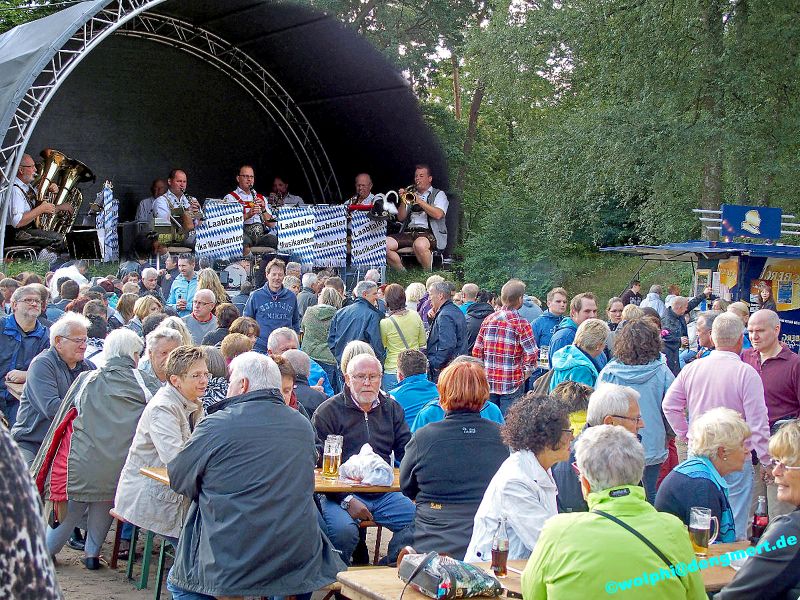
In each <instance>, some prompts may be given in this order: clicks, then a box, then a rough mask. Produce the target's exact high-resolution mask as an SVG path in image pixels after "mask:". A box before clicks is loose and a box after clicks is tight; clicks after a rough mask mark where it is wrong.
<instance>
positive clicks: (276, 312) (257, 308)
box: [243, 258, 300, 354]
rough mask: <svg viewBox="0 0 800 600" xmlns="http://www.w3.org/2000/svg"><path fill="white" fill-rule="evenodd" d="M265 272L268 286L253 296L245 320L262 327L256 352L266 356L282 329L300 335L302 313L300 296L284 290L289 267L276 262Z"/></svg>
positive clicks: (265, 285) (270, 264)
mask: <svg viewBox="0 0 800 600" xmlns="http://www.w3.org/2000/svg"><path fill="white" fill-rule="evenodd" d="M264 271H265V273H266V276H267V282H266V283H265V284H264V286H263V287H262V288H260V289H258V290H256V291H255V292H253V293H252V294H250V298H248V300H247V304H245V306H244V314H243V316H245V317H250V318H252V319H255V320H256V322H257V323H258V326H259V328H260V329H261V330H260V332H259V335H258V340H256V345H255V348H254V350H255V351H256V352H262V353H264V354H266V352H267V340H268V339H269V334H270V333H272V332H273V331H274V330H275V329H277V328H278V327H289V328H291V329H294V330H295V331H296V332H298V333H299V332H300V312H299V311H298V310H297V296H295V295H294V294H293V293H292V292H291V290H287V289H286V288H285V287H283V278H284V277H286V263H285V262H283V261H282V260H278V259H277V258H273V259H272V260H271V261H269V262H268V263H267V267H266V269H265V270H264Z"/></svg>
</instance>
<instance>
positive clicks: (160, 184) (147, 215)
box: [136, 179, 167, 225]
mask: <svg viewBox="0 0 800 600" xmlns="http://www.w3.org/2000/svg"><path fill="white" fill-rule="evenodd" d="M166 193H167V181H166V180H165V179H156V180H155V181H153V183H151V184H150V197H149V198H145V199H144V200H142V201H141V202H139V206H138V207H137V208H136V221H137V222H139V223H148V224H150V225H152V223H153V217H154V216H155V215H154V214H153V205H154V204H155V202H156V198H158V197H159V196H163V195H164V194H166Z"/></svg>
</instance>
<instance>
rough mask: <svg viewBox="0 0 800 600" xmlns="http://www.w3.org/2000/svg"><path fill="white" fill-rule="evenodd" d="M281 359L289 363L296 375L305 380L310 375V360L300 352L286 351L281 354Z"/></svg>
mask: <svg viewBox="0 0 800 600" xmlns="http://www.w3.org/2000/svg"><path fill="white" fill-rule="evenodd" d="M283 358H285V359H286V360H288V361H289V364H290V365H292V368H293V369H294V372H295V373H296V374H297V375H302V376H303V377H306V378H307V377H308V376H309V375H310V374H311V360H310V359H309V357H308V354H306V353H305V352H303V351H302V350H287V351H286V352H284V353H283Z"/></svg>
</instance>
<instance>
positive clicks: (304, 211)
mask: <svg viewBox="0 0 800 600" xmlns="http://www.w3.org/2000/svg"><path fill="white" fill-rule="evenodd" d="M278 252H283V253H286V254H291V256H292V260H296V261H297V262H300V263H303V264H313V263H314V212H313V211H312V210H311V209H310V208H308V207H299V206H285V207H283V208H281V209H280V210H279V211H278Z"/></svg>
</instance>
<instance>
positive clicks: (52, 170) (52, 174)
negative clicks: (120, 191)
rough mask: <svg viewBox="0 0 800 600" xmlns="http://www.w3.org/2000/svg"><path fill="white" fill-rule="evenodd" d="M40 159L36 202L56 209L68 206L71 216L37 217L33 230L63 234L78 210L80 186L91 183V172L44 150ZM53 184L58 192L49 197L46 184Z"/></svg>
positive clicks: (93, 177) (80, 197) (72, 159)
mask: <svg viewBox="0 0 800 600" xmlns="http://www.w3.org/2000/svg"><path fill="white" fill-rule="evenodd" d="M41 156H42V158H44V164H43V165H42V176H41V177H40V178H39V182H38V186H39V189H38V192H37V200H38V201H39V202H52V203H53V204H55V205H56V206H61V205H62V204H65V203H67V202H68V203H69V204H70V205H71V206H72V212H71V213H70V212H68V211H58V212H56V213H54V214H52V215H41V216H40V217H39V218H38V219H37V222H36V227H37V228H38V229H42V230H44V231H52V232H55V233H60V234H62V235H63V234H65V233H67V232H68V231H69V230H70V229H72V224H73V223H74V222H75V217H77V216H78V209H79V208H80V206H81V202H83V194H81V192H80V190H78V188H77V186H78V184H80V183H86V182H88V181H94V180H95V179H96V177H95V175H94V174H93V173H92V171H91V169H89V167H87V166H86V165H85V164H83V163H82V162H81V161H79V160H75V159H74V158H69V157H68V156H67V155H66V154H64V153H63V152H59V151H58V150H54V149H52V148H46V149H45V150H42V152H41ZM53 183H54V184H56V185H57V186H58V191H57V192H55V194H52V193H51V192H50V190H49V188H50V184H53Z"/></svg>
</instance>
